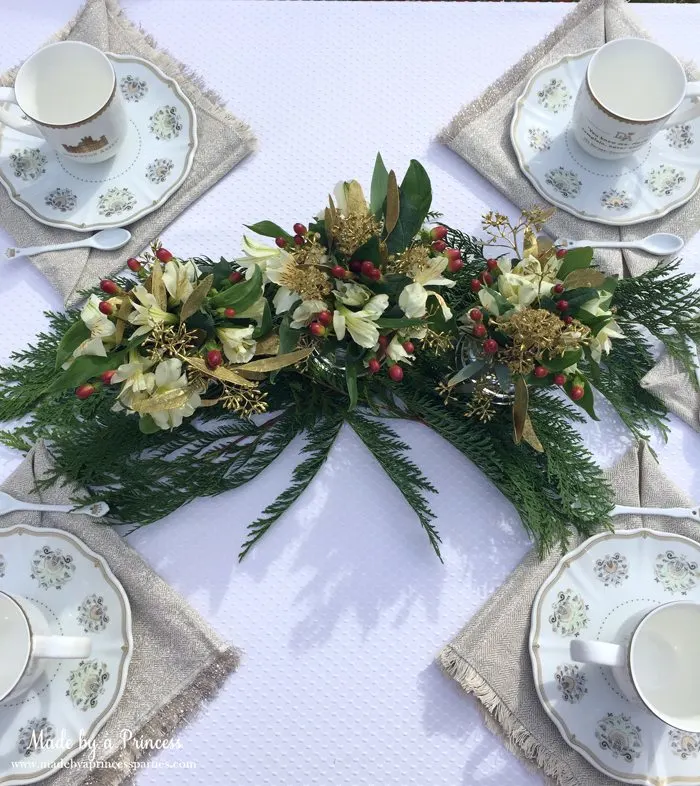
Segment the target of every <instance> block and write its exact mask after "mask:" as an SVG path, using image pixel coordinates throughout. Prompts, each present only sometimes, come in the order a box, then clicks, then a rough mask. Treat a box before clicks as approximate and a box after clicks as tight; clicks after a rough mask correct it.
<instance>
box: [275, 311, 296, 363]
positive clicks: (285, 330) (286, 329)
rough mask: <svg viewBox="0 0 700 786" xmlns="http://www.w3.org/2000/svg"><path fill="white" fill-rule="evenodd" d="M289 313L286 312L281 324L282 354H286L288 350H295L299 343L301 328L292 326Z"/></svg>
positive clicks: (280, 352)
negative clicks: (297, 328)
mask: <svg viewBox="0 0 700 786" xmlns="http://www.w3.org/2000/svg"><path fill="white" fill-rule="evenodd" d="M289 324H290V317H289V314H285V316H284V318H283V319H282V323H281V324H280V328H279V332H280V351H279V354H280V355H286V354H287V353H288V352H293V351H294V350H295V349H296V348H297V345H298V344H299V336H300V335H301V331H300V330H296V329H292V328H291V327H290V326H289Z"/></svg>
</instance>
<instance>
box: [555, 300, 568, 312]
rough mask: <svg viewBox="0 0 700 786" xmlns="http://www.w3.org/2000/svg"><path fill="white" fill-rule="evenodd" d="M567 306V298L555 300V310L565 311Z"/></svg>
mask: <svg viewBox="0 0 700 786" xmlns="http://www.w3.org/2000/svg"><path fill="white" fill-rule="evenodd" d="M568 307H569V301H568V300H557V311H566V309H567V308H568Z"/></svg>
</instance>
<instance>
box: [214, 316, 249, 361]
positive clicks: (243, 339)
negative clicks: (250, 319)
mask: <svg viewBox="0 0 700 786" xmlns="http://www.w3.org/2000/svg"><path fill="white" fill-rule="evenodd" d="M254 330H255V328H254V327H253V326H252V325H249V326H248V327H245V328H219V329H218V330H217V331H216V335H217V336H218V337H219V341H221V343H222V345H223V347H224V354H225V355H226V357H227V358H228V360H229V361H230V362H231V363H247V362H248V361H249V360H251V359H252V358H253V356H254V355H255V347H256V342H255V339H254V338H253V331H254Z"/></svg>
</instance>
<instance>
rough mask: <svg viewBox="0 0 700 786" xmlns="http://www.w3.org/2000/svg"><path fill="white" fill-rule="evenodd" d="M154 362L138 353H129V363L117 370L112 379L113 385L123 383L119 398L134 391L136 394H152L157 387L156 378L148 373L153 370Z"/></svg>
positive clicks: (132, 351)
mask: <svg viewBox="0 0 700 786" xmlns="http://www.w3.org/2000/svg"><path fill="white" fill-rule="evenodd" d="M153 363H154V361H153V360H149V359H148V358H145V357H143V355H140V354H139V353H138V351H136V350H135V349H132V350H130V351H129V362H128V363H122V365H121V366H119V367H118V368H117V370H116V371H115V372H114V376H113V377H112V383H113V384H114V383H118V382H123V383H124V384H123V385H122V389H121V392H120V393H119V397H120V398H121V396H122V393H126V392H128V391H132V392H134V393H152V392H153V388H154V387H155V377H154V376H153V374H148V373H146V372H147V371H148V370H149V369H150V368H152V366H153Z"/></svg>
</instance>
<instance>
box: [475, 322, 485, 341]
mask: <svg viewBox="0 0 700 786" xmlns="http://www.w3.org/2000/svg"><path fill="white" fill-rule="evenodd" d="M472 333H473V334H474V335H475V336H476V337H477V338H483V337H484V336H485V335H486V333H487V330H486V326H485V325H483V324H482V323H481V322H477V323H476V325H474V327H473V328H472Z"/></svg>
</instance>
